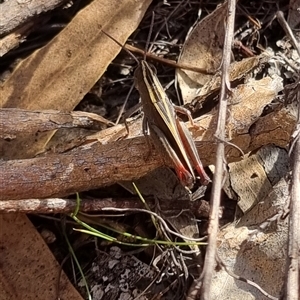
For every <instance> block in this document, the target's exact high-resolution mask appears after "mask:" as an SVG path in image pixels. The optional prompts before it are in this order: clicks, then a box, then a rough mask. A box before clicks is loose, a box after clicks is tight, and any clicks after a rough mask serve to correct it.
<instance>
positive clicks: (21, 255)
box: [0, 214, 82, 300]
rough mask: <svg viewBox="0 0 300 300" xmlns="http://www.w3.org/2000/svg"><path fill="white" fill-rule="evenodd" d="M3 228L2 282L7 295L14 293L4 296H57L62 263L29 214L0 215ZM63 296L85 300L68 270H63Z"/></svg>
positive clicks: (49, 299)
mask: <svg viewBox="0 0 300 300" xmlns="http://www.w3.org/2000/svg"><path fill="white" fill-rule="evenodd" d="M0 228H1V230H0V245H1V247H0V265H1V270H0V281H1V283H0V285H3V287H4V294H5V293H6V294H8V295H11V297H10V298H1V296H0V298H1V299H26V300H33V299H44V300H53V299H57V296H58V295H57V288H56V287H57V280H58V275H59V271H60V266H59V264H58V263H57V261H56V260H55V258H54V257H53V254H52V253H51V252H50V250H49V248H48V246H47V245H46V244H45V242H44V240H43V239H42V237H41V236H40V234H39V233H38V232H37V231H36V229H35V228H34V227H33V225H32V224H31V223H30V222H29V220H28V219H27V217H26V216H25V215H23V214H11V215H9V214H6V215H5V214H4V215H0ZM2 279H3V281H2ZM2 292H3V290H2V289H1V294H2ZM59 295H60V299H62V300H63V299H64V300H68V299H74V300H82V297H81V296H80V295H79V293H78V292H77V291H76V289H75V288H74V287H73V286H72V285H71V284H70V283H69V280H68V278H67V276H66V275H65V273H64V272H62V273H61V278H60V294H59Z"/></svg>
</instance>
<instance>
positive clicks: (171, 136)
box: [104, 32, 210, 188]
mask: <svg viewBox="0 0 300 300" xmlns="http://www.w3.org/2000/svg"><path fill="white" fill-rule="evenodd" d="M104 33H105V32H104ZM105 34H106V33H105ZM106 35H107V36H109V35H108V34H106ZM109 37H110V38H111V39H113V40H114V41H115V42H116V43H118V42H117V41H116V40H115V39H114V38H112V37H111V36H109ZM118 44H119V43H118ZM119 45H120V46H121V47H122V45H121V44H119ZM134 81H135V87H136V88H137V90H138V91H139V93H140V96H141V102H142V106H143V111H144V118H143V132H144V135H145V136H146V137H147V135H148V133H149V131H150V135H149V137H150V138H151V140H152V141H153V143H154V145H155V147H156V148H157V149H158V150H160V152H161V153H162V155H163V157H164V160H165V162H166V163H171V164H172V165H173V166H174V169H175V171H176V174H177V176H178V178H179V180H180V182H181V183H182V184H183V185H184V186H185V187H187V188H192V187H193V185H194V184H195V182H196V177H195V173H194V169H196V171H197V173H198V175H199V176H200V181H201V183H202V184H203V185H207V184H208V183H209V182H210V178H209V177H208V175H207V174H206V173H205V171H204V168H203V165H202V163H201V160H200V158H199V155H198V151H197V149H196V145H195V143H194V141H193V138H192V135H191V133H190V132H189V130H188V129H187V127H186V126H185V124H184V123H183V122H181V121H180V120H179V118H178V116H177V113H176V112H180V113H184V114H186V115H187V116H188V118H189V120H190V122H191V123H192V124H193V119H192V116H191V113H190V112H189V111H188V110H186V109H184V108H182V107H178V106H175V105H173V103H172V102H171V101H170V99H169V98H168V96H167V94H166V93H165V91H164V89H163V87H162V85H161V83H160V82H159V80H158V78H157V76H156V74H155V72H154V71H153V69H151V68H150V66H149V64H148V63H147V62H146V60H141V62H140V63H139V65H138V67H137V68H136V70H135V72H134Z"/></svg>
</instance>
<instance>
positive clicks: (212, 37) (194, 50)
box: [176, 2, 266, 110]
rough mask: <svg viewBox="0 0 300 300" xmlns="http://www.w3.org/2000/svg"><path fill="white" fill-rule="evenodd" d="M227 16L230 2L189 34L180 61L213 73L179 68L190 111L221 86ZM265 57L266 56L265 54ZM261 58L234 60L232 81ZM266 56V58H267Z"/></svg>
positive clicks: (183, 91) (220, 7)
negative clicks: (190, 106)
mask: <svg viewBox="0 0 300 300" xmlns="http://www.w3.org/2000/svg"><path fill="white" fill-rule="evenodd" d="M226 15H227V2H225V3H223V4H222V5H221V6H219V7H217V8H216V9H215V11H213V12H212V13H211V14H210V15H208V16H207V17H205V18H204V19H202V20H201V21H200V22H199V23H198V24H197V25H196V26H195V27H194V29H193V30H192V31H191V33H190V34H189V35H188V37H187V40H186V42H185V44H184V47H183V49H182V53H181V56H180V57H179V60H178V62H180V63H186V64H191V65H193V66H195V67H201V68H204V69H206V70H207V71H208V72H209V73H212V72H213V73H215V74H214V75H210V74H202V73H197V72H193V71H188V70H181V69H177V70H176V76H177V80H178V83H179V87H180V90H181V95H182V98H183V101H184V104H189V103H191V102H192V106H193V107H194V108H191V110H195V109H197V108H200V107H201V106H202V103H203V102H204V101H205V97H206V96H207V95H209V94H210V93H212V92H214V91H215V90H217V89H219V87H220V85H221V72H220V66H221V62H222V48H223V41H224V35H225V27H224V24H225V22H226ZM264 57H265V56H264ZM261 59H262V57H260V56H257V57H250V58H245V59H243V60H242V61H238V62H233V63H232V64H231V65H230V68H229V78H230V81H235V80H238V79H241V78H243V77H244V76H246V74H248V73H249V72H251V71H252V70H253V69H254V68H255V67H257V66H258V65H259V63H260V61H261ZM265 59H266V57H265Z"/></svg>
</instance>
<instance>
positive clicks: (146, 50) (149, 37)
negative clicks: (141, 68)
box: [144, 11, 155, 61]
mask: <svg viewBox="0 0 300 300" xmlns="http://www.w3.org/2000/svg"><path fill="white" fill-rule="evenodd" d="M154 17H155V13H154V11H153V12H152V17H151V24H150V29H149V33H148V37H147V41H146V46H145V53H144V60H145V61H146V57H147V53H148V50H149V49H148V47H149V44H150V39H151V35H152V31H153V24H154Z"/></svg>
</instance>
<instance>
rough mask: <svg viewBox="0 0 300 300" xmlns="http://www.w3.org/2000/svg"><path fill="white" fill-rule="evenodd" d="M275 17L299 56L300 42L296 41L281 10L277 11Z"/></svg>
mask: <svg viewBox="0 0 300 300" xmlns="http://www.w3.org/2000/svg"><path fill="white" fill-rule="evenodd" d="M276 17H277V20H278V22H279V24H280V25H281V27H282V28H283V30H284V32H285V34H286V35H287V36H288V37H289V38H290V40H291V43H292V44H293V46H294V47H295V49H296V50H297V51H298V55H299V56H300V44H299V43H298V42H297V40H296V38H295V36H294V34H293V31H292V30H291V28H290V26H289V24H288V23H287V22H286V20H285V18H284V15H283V12H282V11H278V12H277V13H276Z"/></svg>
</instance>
